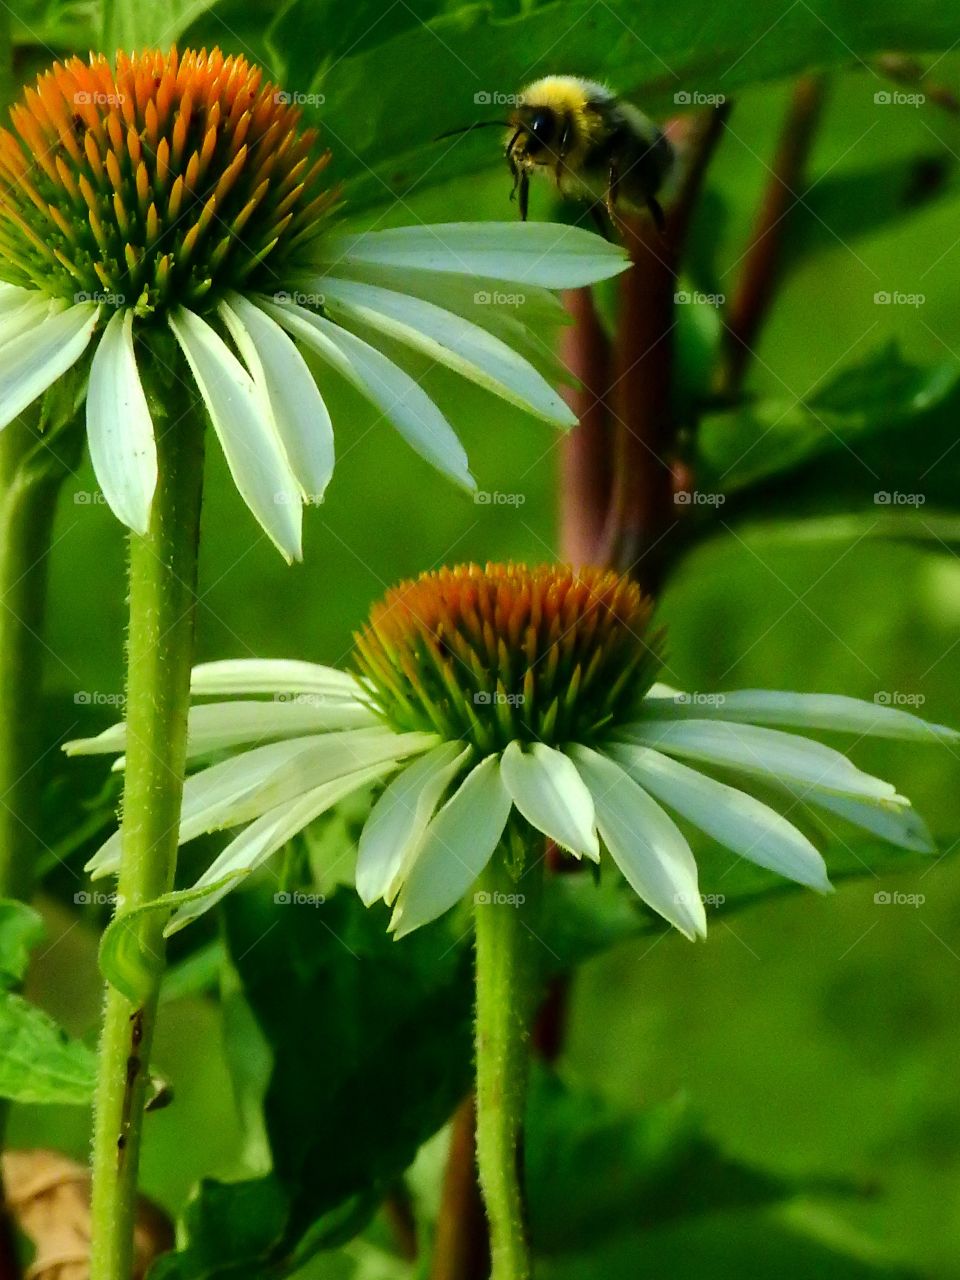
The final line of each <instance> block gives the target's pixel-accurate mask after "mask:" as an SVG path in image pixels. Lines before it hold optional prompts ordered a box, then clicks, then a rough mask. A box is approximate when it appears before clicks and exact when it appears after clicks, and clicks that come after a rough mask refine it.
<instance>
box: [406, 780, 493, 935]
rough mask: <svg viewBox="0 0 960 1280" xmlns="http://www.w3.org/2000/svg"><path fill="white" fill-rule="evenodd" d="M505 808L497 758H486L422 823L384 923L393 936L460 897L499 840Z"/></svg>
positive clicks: (446, 908) (416, 926) (434, 915)
mask: <svg viewBox="0 0 960 1280" xmlns="http://www.w3.org/2000/svg"><path fill="white" fill-rule="evenodd" d="M510 808H511V801H510V796H509V794H508V793H507V789H506V787H505V786H504V785H503V780H502V779H501V777H500V762H499V761H498V759H497V757H496V756H487V758H486V759H485V760H481V761H480V763H479V764H478V765H477V766H476V767H475V768H474V769H472V770H471V771H470V773H468V774H467V776H466V778H464V780H463V782H461V784H460V786H459V787H457V789H456V791H455V792H454V793H453V795H452V796H451V797H450V799H449V800H448V801H447V803H446V804H445V805H444V806H443V808H442V809H441V810H440V812H439V813H438V814H437V816H436V817H435V818H434V819H433V821H432V822H431V823H430V825H429V826H428V827H427V830H426V834H425V835H424V837H423V842H422V844H421V845H420V848H419V850H418V851H417V856H416V858H415V859H414V860H413V863H412V864H411V866H410V869H409V871H408V872H407V875H406V877H405V878H404V882H403V888H402V889H401V890H400V896H399V898H398V899H397V905H396V907H395V908H394V912H393V919H392V920H391V921H390V928H391V930H393V932H394V934H395V935H396V937H398V938H402V937H404V936H405V935H406V934H408V933H411V932H412V931H413V930H414V929H419V927H420V926H421V925H422V924H429V922H430V921H431V920H436V918H437V917H438V916H442V915H443V913H444V912H445V911H449V910H450V908H451V907H452V906H454V905H455V904H456V903H457V902H459V901H460V899H461V898H462V897H463V895H464V894H465V893H466V892H467V890H468V889H469V888H470V886H471V885H472V884H473V882H474V881H475V880H476V878H477V876H478V875H479V874H480V872H481V871H482V870H483V869H484V867H485V866H486V865H487V863H488V862H489V861H490V859H491V857H492V856H493V853H494V850H495V849H496V847H497V845H498V844H499V843H500V837H501V836H502V835H503V830H504V827H506V825H507V818H508V817H509V816H510Z"/></svg>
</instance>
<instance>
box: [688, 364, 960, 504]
mask: <svg viewBox="0 0 960 1280" xmlns="http://www.w3.org/2000/svg"><path fill="white" fill-rule="evenodd" d="M958 408H960V367H958V366H957V364H956V363H955V362H953V361H943V362H941V363H939V364H935V365H930V366H928V367H926V368H922V367H919V366H917V365H911V364H908V363H907V362H906V361H905V360H904V359H903V357H902V356H901V355H900V353H899V351H898V349H897V347H896V345H895V344H891V345H889V346H886V347H884V348H882V349H880V350H879V351H876V352H874V353H873V354H872V355H870V356H869V357H867V359H865V360H864V361H862V362H860V363H858V364H856V365H853V366H850V367H849V368H847V369H845V370H843V371H842V372H841V373H839V374H838V375H836V376H835V377H834V378H832V379H831V381H830V382H829V383H828V384H827V385H826V386H825V387H824V388H822V389H821V390H819V391H818V392H817V393H816V394H815V395H813V396H811V397H810V399H809V400H807V401H806V402H805V403H800V404H797V403H796V401H795V400H794V399H792V398H791V399H786V400H783V401H780V400H763V401H760V402H757V403H754V404H747V405H746V406H744V407H743V408H742V409H736V410H731V411H729V412H724V413H715V414H710V415H708V416H707V417H705V418H704V419H703V421H702V423H701V426H700V431H699V436H698V454H699V457H698V463H697V475H698V484H699V485H700V486H701V487H702V488H704V489H707V490H719V491H722V492H725V493H734V492H736V491H737V490H740V489H744V488H746V487H748V486H750V485H754V484H757V483H759V482H760V481H765V480H768V479H769V478H771V477H773V476H777V475H783V474H784V473H786V472H789V471H792V470H793V469H795V468H796V467H798V466H800V465H802V464H806V463H808V462H811V461H812V460H813V459H814V458H817V457H819V456H821V455H824V454H828V453H840V452H848V453H850V454H852V455H855V456H859V455H860V454H861V451H862V447H863V445H864V443H865V442H868V441H870V440H871V439H872V438H873V437H879V436H881V435H883V434H885V433H888V432H894V431H898V430H899V431H903V430H909V431H911V432H912V433H916V434H918V435H919V434H921V433H923V432H924V431H925V429H926V426H927V424H928V423H930V422H931V421H933V420H935V419H936V418H937V417H939V416H941V415H944V414H947V415H955V414H956V412H957V409H958ZM863 475H864V477H865V478H870V479H871V480H873V481H874V490H882V488H883V485H882V483H881V480H882V477H880V476H878V475H877V474H875V473H872V471H867V470H864V472H863ZM881 514H882V513H881Z"/></svg>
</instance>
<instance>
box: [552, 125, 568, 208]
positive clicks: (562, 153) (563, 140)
mask: <svg viewBox="0 0 960 1280" xmlns="http://www.w3.org/2000/svg"><path fill="white" fill-rule="evenodd" d="M569 145H570V121H569V120H565V121H564V125H563V129H562V130H561V131H560V138H559V140H558V142H557V151H556V156H557V164H556V169H555V171H554V172H555V173H556V179H557V190H558V191H560V189H561V188H560V182H561V180H562V178H563V162H564V160H565V159H566V156H567V148H568V147H569Z"/></svg>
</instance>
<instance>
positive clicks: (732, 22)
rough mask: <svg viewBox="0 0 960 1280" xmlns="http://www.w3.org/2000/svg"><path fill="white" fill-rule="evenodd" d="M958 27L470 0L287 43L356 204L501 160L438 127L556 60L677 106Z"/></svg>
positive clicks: (935, 19)
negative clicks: (345, 45) (389, 29)
mask: <svg viewBox="0 0 960 1280" xmlns="http://www.w3.org/2000/svg"><path fill="white" fill-rule="evenodd" d="M363 12H364V13H371V22H373V21H374V19H375V18H379V16H380V11H376V12H373V11H372V7H371V8H365V9H364V10H363ZM427 12H428V13H429V12H430V10H429V8H428V9H427ZM282 29H283V27H282V25H281V27H279V28H278V31H279V30H282ZM546 32H549V38H548V39H545V38H544V35H545V33H546ZM372 38H373V39H376V38H377V37H376V32H375V31H374V33H373V37H372ZM955 39H956V24H955V22H954V21H953V20H952V15H951V14H950V13H949V12H948V11H947V9H945V8H944V6H943V5H941V4H939V3H938V2H937V0H921V2H920V3H919V4H917V5H914V6H912V7H911V8H910V9H909V11H908V10H906V9H904V7H903V6H902V5H900V4H897V3H895V2H894V0H880V2H879V3H877V4H873V5H870V6H868V7H866V8H864V7H857V6H852V5H850V4H849V3H847V0H819V3H817V4H816V5H809V4H796V5H793V6H792V7H788V8H786V9H785V8H784V6H783V5H782V4H780V3H779V0H756V3H754V4H752V5H749V6H747V5H744V6H724V7H721V8H718V6H717V5H716V4H715V3H714V2H713V0H689V2H688V3H687V4H685V5H683V6H674V7H673V8H664V6H663V5H662V4H659V3H656V2H655V0H641V2H640V3H637V0H611V2H610V3H605V4H601V5H598V4H596V3H595V0H558V2H557V3H553V4H544V5H537V6H533V7H530V8H525V9H524V11H523V12H522V13H520V14H516V13H508V14H507V15H506V16H503V12H502V10H500V11H499V12H498V9H497V7H495V6H490V5H481V4H476V5H468V6H465V7H461V8H459V9H457V10H456V11H455V12H452V13H443V14H439V15H438V16H436V17H434V18H431V19H429V20H427V21H426V22H420V23H417V24H416V25H415V26H411V27H410V29H408V30H404V31H401V32H400V33H399V34H397V35H394V36H393V37H392V38H390V39H386V40H383V42H382V43H377V44H367V45H365V46H361V47H360V48H359V49H357V50H356V51H355V52H352V53H350V54H349V55H348V56H345V57H340V58H339V59H333V60H327V59H326V58H325V57H324V56H323V53H322V51H321V52H318V50H317V47H316V46H315V45H314V43H313V42H311V41H306V40H302V39H299V40H298V42H297V43H290V40H291V37H290V36H289V35H288V36H287V37H286V38H285V39H284V46H285V47H284V49H283V50H281V52H283V53H286V55H287V67H286V77H285V78H286V80H287V82H288V84H289V85H290V86H292V87H293V88H295V89H297V90H303V89H308V90H309V92H312V93H316V94H322V95H323V103H322V107H321V108H319V111H318V118H319V120H320V122H321V123H322V122H323V121H328V122H329V125H330V130H331V133H330V135H329V138H330V142H331V145H332V147H333V149H334V163H333V165H332V166H331V175H335V176H336V177H338V178H342V177H347V178H350V179H351V181H350V184H349V190H348V193H347V194H348V199H349V204H350V207H351V209H357V208H359V207H361V206H363V205H370V204H375V203H386V202H389V201H390V200H392V199H393V198H394V197H395V196H397V195H399V194H402V193H405V192H407V191H408V190H410V189H412V188H413V187H414V186H416V187H418V188H419V189H422V188H423V187H424V186H426V185H429V184H431V183H437V182H443V181H446V180H447V179H449V178H452V177H455V176H457V175H459V174H464V173H471V172H473V173H475V172H478V171H480V170H482V169H485V168H490V167H492V166H494V165H496V164H498V163H502V157H501V156H500V148H499V147H498V146H497V145H496V144H495V143H494V144H491V140H490V137H489V135H486V136H484V134H483V133H480V134H477V135H475V136H472V137H467V138H460V139H456V140H454V139H448V140H445V141H444V142H442V143H436V142H434V141H433V139H434V138H435V137H436V136H437V134H439V133H441V132H444V131H446V130H449V129H456V128H457V127H460V126H463V125H467V124H470V123H471V121H474V120H478V119H495V118H497V116H498V115H502V112H503V109H504V108H503V107H499V109H498V106H497V105H496V104H495V102H494V100H492V96H491V95H493V94H498V93H499V94H511V93H516V92H518V91H519V90H520V89H521V88H522V87H523V85H524V84H526V83H528V82H529V81H530V80H532V79H534V78H535V77H537V76H539V75H543V74H546V73H550V72H556V71H557V70H558V68H559V69H561V70H565V69H566V70H575V71H576V72H577V73H578V74H582V75H586V76H593V77H595V78H599V79H603V80H605V81H607V82H608V83H610V84H612V85H614V86H615V87H616V89H617V90H618V91H619V92H621V93H624V94H626V95H629V96H631V97H634V98H635V99H636V100H637V101H638V102H639V103H640V104H641V105H642V106H643V107H644V109H645V110H648V111H651V112H653V113H657V112H663V111H666V110H673V109H675V106H676V104H675V101H674V95H675V94H676V93H677V92H683V91H687V92H689V91H691V90H697V91H700V92H710V93H722V94H725V95H728V96H729V95H732V94H734V93H735V92H736V91H737V90H739V89H741V88H743V86H745V85H748V84H753V83H756V82H758V81H766V80H774V79H778V78H782V77H786V76H790V75H793V74H795V73H797V72H799V71H802V70H806V69H809V68H813V67H824V68H826V67H831V66H846V65H851V64H856V63H857V61H858V60H862V59H863V58H865V57H867V56H869V55H871V54H874V53H877V52H878V51H881V50H886V49H898V50H903V51H911V50H913V51H924V52H926V51H930V50H942V49H946V48H948V47H950V46H951V45H952V44H953V43H954V41H955ZM318 61H319V64H320V65H319V70H318V69H317V63H318ZM412 67H415V68H416V77H415V78H414V79H411V73H410V68H412ZM372 85H376V93H371V86H372ZM478 94H479V95H484V94H485V95H487V98H486V100H483V99H481V100H479V101H477V100H476V95H478ZM425 102H429V104H430V113H429V116H425V114H424V103H425ZM504 181H505V191H504V206H505V213H506V211H507V208H508V206H507V193H506V185H507V179H506V178H505V179H504Z"/></svg>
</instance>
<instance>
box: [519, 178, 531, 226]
mask: <svg viewBox="0 0 960 1280" xmlns="http://www.w3.org/2000/svg"><path fill="white" fill-rule="evenodd" d="M529 195H530V175H529V173H527V171H526V169H523V170H522V171H521V172H520V176H519V180H518V184H517V203H518V205H519V206H520V221H521V222H526V220H527V201H528V197H529Z"/></svg>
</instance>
